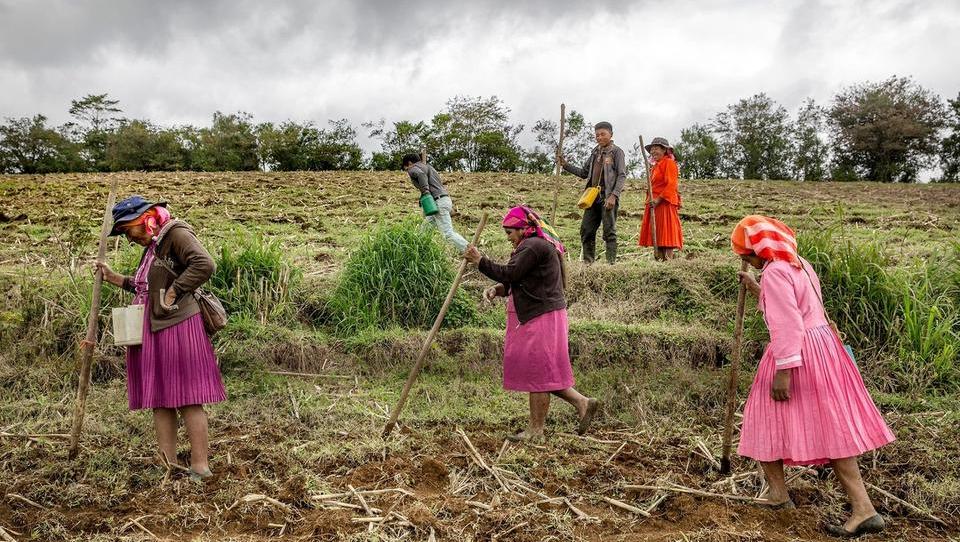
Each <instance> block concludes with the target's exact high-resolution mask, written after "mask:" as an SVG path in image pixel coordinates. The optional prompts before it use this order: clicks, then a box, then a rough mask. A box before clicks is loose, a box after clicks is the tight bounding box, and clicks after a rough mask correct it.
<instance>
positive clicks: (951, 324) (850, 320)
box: [798, 230, 960, 392]
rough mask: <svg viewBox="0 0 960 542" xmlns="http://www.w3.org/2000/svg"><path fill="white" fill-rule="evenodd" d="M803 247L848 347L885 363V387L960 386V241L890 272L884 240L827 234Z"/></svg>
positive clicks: (805, 237) (804, 241)
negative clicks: (858, 240) (860, 240)
mask: <svg viewBox="0 0 960 542" xmlns="http://www.w3.org/2000/svg"><path fill="white" fill-rule="evenodd" d="M798 242H799V249H800V253H801V255H803V256H804V257H805V258H807V260H809V261H810V263H811V264H812V265H813V266H814V268H815V269H816V270H817V274H818V275H819V276H820V281H821V285H822V288H823V297H824V304H825V307H826V310H827V313H828V314H829V315H830V316H831V317H832V318H833V320H834V321H835V322H836V323H837V325H838V327H839V328H840V330H841V331H842V332H843V333H844V334H845V339H846V342H849V343H850V344H852V345H853V346H854V348H855V349H857V351H858V358H860V359H864V358H865V359H867V360H878V359H879V360H886V361H887V362H888V363H887V364H886V365H885V369H888V370H889V371H888V373H887V374H886V375H885V376H886V377H887V380H888V382H889V386H888V387H890V388H891V389H893V390H896V391H911V392H925V391H931V390H937V391H942V392H950V391H954V390H957V389H960V244H957V245H955V246H954V247H953V250H952V251H948V252H947V253H945V254H943V255H942V256H941V257H940V258H939V259H938V260H937V261H934V262H926V261H920V262H915V264H914V266H913V267H912V268H906V269H891V268H890V261H889V259H888V258H887V256H886V255H885V254H884V251H883V249H882V246H881V245H880V244H879V243H866V244H857V243H853V242H851V241H849V240H842V239H837V237H836V236H835V235H834V232H832V231H830V230H826V231H822V232H818V233H806V234H801V235H800V236H799V239H798Z"/></svg>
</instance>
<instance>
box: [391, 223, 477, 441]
mask: <svg viewBox="0 0 960 542" xmlns="http://www.w3.org/2000/svg"><path fill="white" fill-rule="evenodd" d="M486 225H487V213H483V216H481V217H480V225H479V226H477V231H476V232H474V234H473V243H472V244H473V245H474V246H476V244H477V243H478V242H479V241H480V233H481V232H482V231H483V227H484V226H486ZM466 270H467V260H466V258H464V260H463V261H462V262H460V268H459V269H457V276H456V278H455V279H454V280H453V284H451V285H450V291H449V292H447V299H445V300H444V301H443V306H442V307H440V312H439V313H438V314H437V319H436V320H434V321H433V327H432V328H430V333H428V334H427V338H426V340H424V341H423V346H421V347H420V353H419V354H418V355H417V361H416V363H414V364H413V368H412V369H410V374H409V375H407V382H406V383H405V384H404V385H403V391H402V392H401V393H400V399H399V400H398V401H397V404H396V406H394V407H393V411H392V412H391V413H390V421H388V422H387V425H386V426H384V428H383V436H384V437H386V436H388V435H390V433H391V432H392V431H393V428H394V427H396V425H397V419H398V418H399V417H400V411H401V410H403V405H404V404H405V403H406V402H407V396H409V395H410V388H412V387H413V383H414V382H416V380H417V376H418V375H419V374H420V369H422V368H423V362H424V361H425V360H426V359H427V352H429V351H430V345H431V344H432V343H433V339H434V338H435V337H436V336H437V333H438V332H439V331H440V325H441V324H443V318H444V317H445V316H446V315H447V310H448V309H449V308H450V303H452V302H453V296H454V294H456V293H457V289H458V288H459V287H460V282H461V281H462V280H463V274H464V273H465V272H466Z"/></svg>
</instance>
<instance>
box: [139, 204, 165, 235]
mask: <svg viewBox="0 0 960 542" xmlns="http://www.w3.org/2000/svg"><path fill="white" fill-rule="evenodd" d="M169 221H170V211H168V210H167V208H166V207H162V206H159V205H157V206H154V207H151V208H149V209H147V210H146V211H144V213H143V214H142V215H140V216H138V217H137V218H135V219H133V220H131V221H130V224H129V225H130V226H135V225H137V224H143V227H144V229H145V230H147V235H149V236H150V237H155V236H156V235H157V234H158V233H160V228H162V227H163V225H164V224H166V223H167V222H169Z"/></svg>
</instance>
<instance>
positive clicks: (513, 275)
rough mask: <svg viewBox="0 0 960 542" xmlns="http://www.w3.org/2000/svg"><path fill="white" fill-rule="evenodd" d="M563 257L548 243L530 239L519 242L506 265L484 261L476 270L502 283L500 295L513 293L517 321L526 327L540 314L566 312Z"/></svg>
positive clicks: (539, 239) (542, 240)
mask: <svg viewBox="0 0 960 542" xmlns="http://www.w3.org/2000/svg"><path fill="white" fill-rule="evenodd" d="M561 257H562V256H561V255H560V253H559V252H557V249H556V248H554V246H553V245H552V244H551V243H550V242H549V241H547V240H545V239H541V238H540V237H528V238H526V239H524V240H523V241H521V242H520V244H519V245H518V246H517V248H516V249H515V250H514V251H513V254H511V255H510V261H508V262H507V263H506V265H500V264H497V263H493V261H491V260H490V259H489V258H486V257H484V258H482V259H481V260H480V264H479V265H478V266H477V269H479V270H480V272H481V273H483V274H484V275H486V276H488V277H490V278H491V279H493V280H495V281H497V282H499V283H500V286H501V290H502V292H501V293H503V294H504V295H506V294H510V293H513V306H514V308H515V309H516V310H517V319H518V320H520V323H521V324H526V323H527V322H529V321H530V320H532V319H534V318H536V317H537V316H540V315H541V314H546V313H548V312H551V311H555V310H559V309H565V308H567V300H566V298H564V295H563V269H562V265H563V264H562V263H561V261H560V258H561Z"/></svg>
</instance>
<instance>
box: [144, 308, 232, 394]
mask: <svg viewBox="0 0 960 542" xmlns="http://www.w3.org/2000/svg"><path fill="white" fill-rule="evenodd" d="M144 313H145V314H147V315H149V314H150V306H149V303H148V304H147V307H146V308H145V310H144ZM143 320H144V321H143V344H142V345H140V346H129V347H127V400H128V403H129V405H130V410H138V409H143V408H179V407H182V406H187V405H203V404H208V403H218V402H220V401H223V400H225V399H226V398H227V394H226V391H225V390H224V388H223V380H222V378H221V377H220V368H219V367H218V366H217V358H216V355H215V354H214V351H213V345H212V344H210V338H209V337H208V336H207V332H206V331H205V330H204V328H203V316H201V315H200V314H196V315H194V316H191V317H190V318H188V319H186V320H184V321H183V322H180V323H179V324H176V325H174V326H171V327H168V328H166V329H162V330H160V331H158V332H156V333H153V332H152V331H150V318H149V316H147V317H145V318H144V319H143Z"/></svg>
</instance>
